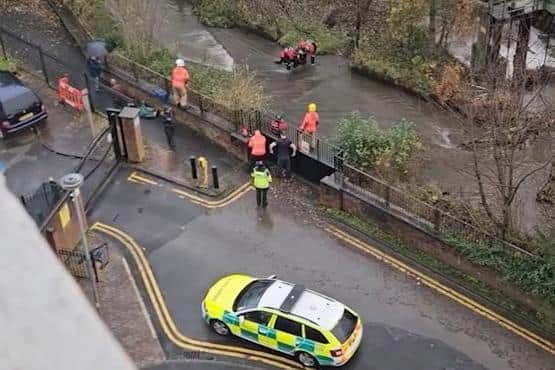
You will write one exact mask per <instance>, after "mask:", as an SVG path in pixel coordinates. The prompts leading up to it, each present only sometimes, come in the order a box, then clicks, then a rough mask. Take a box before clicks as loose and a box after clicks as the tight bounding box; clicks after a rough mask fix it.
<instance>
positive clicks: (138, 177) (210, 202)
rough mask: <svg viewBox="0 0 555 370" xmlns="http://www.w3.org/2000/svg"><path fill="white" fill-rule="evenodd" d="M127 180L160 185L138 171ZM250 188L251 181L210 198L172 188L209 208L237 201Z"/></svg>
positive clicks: (180, 194) (195, 202) (175, 191)
mask: <svg viewBox="0 0 555 370" xmlns="http://www.w3.org/2000/svg"><path fill="white" fill-rule="evenodd" d="M127 181H129V182H133V183H136V184H142V185H144V184H147V185H158V183H157V182H156V181H154V180H151V179H149V178H147V177H144V176H141V175H139V174H138V173H137V171H134V172H132V173H131V174H130V175H129V176H128V177H127ZM250 190H251V186H250V183H249V182H247V183H245V184H243V185H241V186H240V187H238V188H237V189H235V190H234V191H233V192H232V193H231V194H229V195H227V196H226V197H225V198H223V199H219V200H208V199H205V198H202V197H200V196H197V195H196V194H194V193H192V192H187V191H185V190H182V189H177V188H173V189H171V191H172V192H173V193H175V194H177V196H178V197H179V198H180V199H189V200H190V201H191V202H192V203H194V204H196V205H199V206H201V207H204V208H209V209H214V208H222V207H225V206H227V205H229V204H231V203H233V202H235V201H236V200H237V199H239V198H241V197H242V196H243V195H245V194H246V193H248V192H249V191H250Z"/></svg>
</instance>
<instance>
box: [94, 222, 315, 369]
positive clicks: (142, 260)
mask: <svg viewBox="0 0 555 370" xmlns="http://www.w3.org/2000/svg"><path fill="white" fill-rule="evenodd" d="M90 229H91V230H94V231H97V232H100V233H103V234H106V235H108V236H110V237H112V238H114V239H116V240H118V241H119V242H121V243H122V244H123V245H124V246H125V247H126V248H127V250H129V252H130V253H131V255H132V256H133V260H134V261H135V264H136V265H137V268H138V270H139V273H140V275H141V279H142V282H143V285H144V286H145V289H146V291H147V294H148V296H149V299H150V301H151V303H152V307H153V308H154V311H155V312H156V316H157V318H158V321H159V323H160V327H161V328H162V331H163V332H164V333H165V334H166V336H167V337H168V339H169V340H170V341H171V342H172V343H174V344H175V345H176V346H177V347H180V348H183V349H187V350H194V351H202V352H205V353H211V354H214V355H222V356H228V357H234V358H240V359H246V360H253V361H257V362H261V363H264V364H267V365H271V366H274V367H276V368H280V369H303V368H304V367H303V366H301V365H300V364H298V363H297V362H294V361H292V360H289V359H287V358H284V357H280V356H276V355H273V354H270V353H266V352H262V351H255V350H251V349H248V348H242V347H236V346H229V345H223V344H215V343H210V342H207V341H201V340H196V339H193V338H190V337H187V336H185V335H184V334H182V333H181V332H180V331H179V329H178V328H177V326H176V325H175V322H174V321H173V319H172V317H171V315H170V313H169V311H168V308H167V306H166V303H165V301H164V298H163V296H162V293H161V291H160V288H159V286H158V283H157V282H156V278H155V277H154V273H153V272H152V269H151V268H150V265H149V263H148V260H147V258H146V256H145V254H144V252H143V250H142V249H141V248H140V247H139V246H138V245H137V243H136V242H135V241H134V240H133V238H131V237H130V236H129V235H127V234H126V233H124V232H123V231H121V230H119V229H117V228H115V227H112V226H109V225H106V224H103V223H101V222H96V223H95V224H94V225H92V226H91V228H90ZM199 307H200V300H199ZM199 320H201V318H200V313H199Z"/></svg>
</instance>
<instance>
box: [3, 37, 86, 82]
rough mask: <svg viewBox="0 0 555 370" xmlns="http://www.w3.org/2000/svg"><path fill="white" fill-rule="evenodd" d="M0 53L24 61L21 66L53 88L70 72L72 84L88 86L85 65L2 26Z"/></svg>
mask: <svg viewBox="0 0 555 370" xmlns="http://www.w3.org/2000/svg"><path fill="white" fill-rule="evenodd" d="M0 53H2V54H1V55H2V56H3V57H5V58H11V59H13V60H15V61H16V62H17V61H21V62H23V63H22V66H21V67H22V68H23V69H25V70H26V71H27V72H28V73H30V74H32V75H34V76H36V77H39V78H41V79H43V80H44V81H45V82H46V83H47V84H48V85H49V86H50V87H52V88H56V86H57V81H58V79H59V78H60V77H61V76H62V75H64V74H68V76H69V78H70V82H71V85H72V86H74V87H76V88H78V89H83V88H85V87H86V81H85V77H84V72H85V70H84V68H83V66H79V65H73V64H70V63H68V62H67V61H62V60H61V59H60V58H58V57H55V56H54V55H52V54H50V53H47V52H45V51H44V50H43V49H42V47H41V46H40V45H36V44H33V43H32V42H29V41H27V40H24V39H22V38H21V37H19V36H17V35H16V34H14V33H12V32H10V31H8V30H6V29H4V28H2V27H0Z"/></svg>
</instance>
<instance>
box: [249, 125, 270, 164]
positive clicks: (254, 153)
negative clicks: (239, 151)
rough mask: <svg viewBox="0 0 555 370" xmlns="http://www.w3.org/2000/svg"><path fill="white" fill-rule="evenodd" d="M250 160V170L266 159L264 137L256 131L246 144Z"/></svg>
mask: <svg viewBox="0 0 555 370" xmlns="http://www.w3.org/2000/svg"><path fill="white" fill-rule="evenodd" d="M248 147H249V153H250V159H251V169H252V168H254V164H255V163H256V162H259V161H262V162H264V159H265V157H266V137H264V135H262V134H261V133H260V130H256V131H255V132H254V135H252V136H251V138H250V139H249V143H248Z"/></svg>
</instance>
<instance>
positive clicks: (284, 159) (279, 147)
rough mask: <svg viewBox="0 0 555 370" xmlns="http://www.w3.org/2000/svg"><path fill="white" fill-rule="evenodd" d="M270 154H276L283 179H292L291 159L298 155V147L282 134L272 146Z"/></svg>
mask: <svg viewBox="0 0 555 370" xmlns="http://www.w3.org/2000/svg"><path fill="white" fill-rule="evenodd" d="M270 153H272V154H275V156H276V158H277V165H278V167H279V168H280V170H281V171H280V173H281V176H282V177H285V178H290V177H291V157H292V156H293V157H294V156H295V155H297V147H296V146H295V144H293V143H292V142H291V140H289V139H288V138H287V136H285V134H284V133H283V132H282V133H281V134H280V136H279V139H277V141H274V142H273V143H271V144H270Z"/></svg>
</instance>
